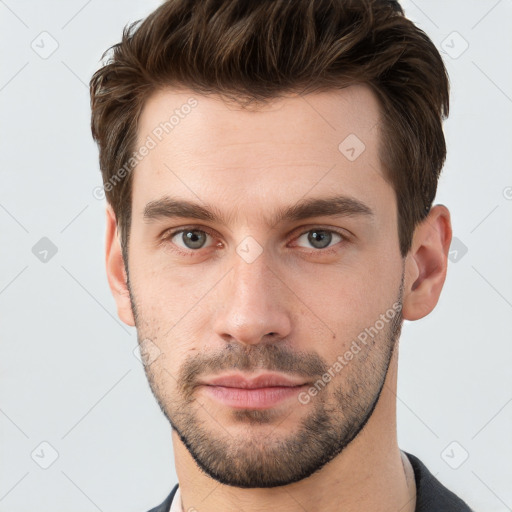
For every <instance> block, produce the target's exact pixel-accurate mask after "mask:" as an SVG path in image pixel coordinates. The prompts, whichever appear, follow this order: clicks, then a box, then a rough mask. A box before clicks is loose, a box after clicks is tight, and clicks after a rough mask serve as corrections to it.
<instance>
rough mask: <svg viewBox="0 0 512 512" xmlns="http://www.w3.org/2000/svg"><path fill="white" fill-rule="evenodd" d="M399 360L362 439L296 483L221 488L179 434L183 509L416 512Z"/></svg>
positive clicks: (177, 445)
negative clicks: (401, 414) (401, 435)
mask: <svg viewBox="0 0 512 512" xmlns="http://www.w3.org/2000/svg"><path fill="white" fill-rule="evenodd" d="M396 348H397V349H398V347H396ZM397 358H398V350H395V353H394V355H393V361H392V364H391V365H390V368H389V372H388V375H387V377H386V381H385V383H384V388H383V390H382V393H381V396H380V399H379V401H378V403H377V405H376V407H375V409H374V412H373V414H372V416H371V418H370V419H369V420H368V422H367V424H366V425H365V427H364V428H363V429H362V431H361V432H360V433H359V435H358V436H357V437H356V438H355V439H354V440H353V441H352V442H351V443H350V444H349V445H348V446H347V447H346V448H345V449H344V450H343V451H342V453H340V454H339V455H338V456H337V457H335V458H334V459H333V460H332V461H330V462H329V463H328V464H326V465H325V466H324V467H323V468H322V469H320V470H319V471H317V472H316V473H314V474H313V475H311V476H310V477H308V478H305V479H304V480H301V481H299V482H295V483H293V484H289V485H285V486H281V487H275V488H268V489H267V488H256V489H240V488H237V487H230V486H227V485H223V484H220V483H219V482H217V481H215V480H213V479H212V478H210V477H209V476H208V475H206V474H205V473H203V472H202V471H201V470H200V469H199V468H198V466H197V465H196V463H195V461H194V460H193V458H192V457H191V455H190V453H189V452H188V450H187V449H186V447H185V445H184V444H183V443H182V442H181V440H180V439H179V437H178V435H177V434H176V432H175V431H173V434H172V435H173V445H174V453H175V463H176V472H177V475H178V481H179V482H180V492H181V501H182V509H183V510H184V511H185V510H208V511H209V512H224V511H226V510H240V509H241V510H244V511H245V512H259V511H263V510H279V511H280V512H303V511H304V510H322V512H334V511H336V512H339V511H340V510H341V511H343V512H359V511H361V510H366V511H368V512H385V511H386V512H387V511H389V510H394V511H400V512H414V510H415V504H416V485H415V479H414V471H413V468H412V466H411V465H410V463H409V460H408V459H407V457H406V456H405V454H403V453H402V452H401V451H400V449H399V447H398V444H397V438H396V375H397Z"/></svg>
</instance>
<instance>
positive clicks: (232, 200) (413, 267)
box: [106, 85, 452, 512]
mask: <svg viewBox="0 0 512 512" xmlns="http://www.w3.org/2000/svg"><path fill="white" fill-rule="evenodd" d="M191 97H194V98H196V99H197V101H198V105H197V106H196V107H195V108H194V109H193V110H192V111H191V113H190V114H188V115H187V116H185V117H184V118H183V119H180V122H179V124H177V125H176V126H175V127H174V129H173V130H172V132H171V133H170V134H169V135H167V136H165V137H164V138H163V139H162V141H160V142H159V143H158V144H157V145H156V147H154V148H153V149H151V151H150V152H149V154H148V155H147V156H146V157H145V158H144V159H143V160H142V161H141V162H140V163H139V164H138V165H137V168H136V170H135V171H134V176H133V180H134V181H133V197H132V205H133V214H132V225H131V231H130V237H131V238H130V245H129V251H128V255H129V258H128V260H129V261H128V269H126V268H125V265H124V261H123V257H122V252H121V247H120V237H119V233H118V230H117V229H116V218H115V215H114V213H113V211H112V209H111V208H110V206H108V207H107V235H106V265H107V275H108V280H109V284H110V287H111V289H112V293H113V295H114V298H115V300H116V303H117V308H118V314H119V317H120V318H121V319H122V320H123V321H124V322H125V323H126V324H128V325H131V326H136V327H137V334H138V338H139V341H140V342H141V350H142V349H144V350H142V352H143V354H144V353H147V354H149V352H151V350H153V354H155V353H156V354H157V355H158V357H156V359H154V358H152V357H150V356H149V355H147V358H146V360H145V370H146V373H147V376H148V380H149V382H150V385H151V388H152V391H153V393H154V395H155V397H156V399H157V401H158V403H159V405H160V407H161V408H162V411H163V412H164V414H165V415H166V416H167V418H168V419H169V421H170V422H171V424H172V426H173V431H172V438H173V446H174V454H175V465H176V471H177V475H178V479H179V482H180V491H181V499H182V507H183V510H184V511H185V510H189V508H191V507H193V509H195V510H198V511H202V510H204V511H206V510H207V511H209V512H216V511H226V510H229V511H234V510H244V511H246V512H250V511H261V510H269V508H271V509H273V510H281V511H285V512H287V511H303V510H308V511H313V510H323V511H325V512H329V511H334V510H336V511H338V510H343V511H345V512H351V511H356V510H357V511H360V510H368V511H375V512H377V511H379V512H381V511H382V512H384V511H389V512H391V511H397V512H398V511H400V512H406V511H414V508H415V499H416V487H415V483H414V474H413V472H412V467H411V466H410V463H409V461H408V459H407V458H406V456H405V455H404V454H403V453H402V452H401V451H400V449H399V447H398V444H397V436H396V383H397V360H398V338H399V333H400V326H401V320H402V319H407V320H417V319H419V318H423V317H424V316H426V315H428V314H429V313H430V312H431V311H432V310H433V309H434V307H435V306H436V304H437V301H438V299H439V295H440V293H441V289H442V287H443V284H444V281H445V277H446V270H447V256H448V249H449V246H450V241H451V236H452V231H451V224H450V214H449V211H448V209H447V208H446V207H445V206H443V205H436V206H434V207H433V208H432V209H431V211H430V213H429V215H428V217H427V218H426V219H425V221H424V222H422V223H421V224H420V225H419V226H418V227H417V228H416V230H415V232H414V237H413V243H412V248H411V250H410V251H409V253H408V254H407V256H406V258H402V257H401V255H400V251H399V242H398V228H397V210H396V200H395V195H394V190H393V188H392V186H391V185H390V184H389V183H388V182H387V181H386V180H385V179H384V174H383V169H382V166H381V164H380V159H379V153H378V144H379V136H380V130H379V120H380V118H379V105H378V102H377V99H376V98H375V96H374V94H373V93H372V92H371V91H370V89H369V88H367V87H366V86H364V85H355V86H350V87H348V88H346V89H342V90H340V91H328V92H322V93H313V94H308V95H307V96H304V97H301V96H298V95H288V96H286V97H285V98H280V99H278V100H275V101H273V102H272V103H271V104H269V105H266V106H260V107H259V108H258V109H252V110H243V109H241V108H240V107H239V106H235V105H233V104H229V103H227V102H226V101H223V100H222V99H221V98H219V97H218V96H208V97H205V96H199V95H197V94H193V93H192V92H191V91H187V90H177V89H173V90H171V89H166V90H161V91H158V92H156V93H154V94H153V95H152V96H151V97H150V98H149V99H148V100H147V102H146V104H145V107H144V109H143V112H142V115H141V118H140V123H139V133H138V136H139V144H140V145H141V144H143V143H144V141H145V140H146V138H147V136H148V135H151V134H152V131H153V130H154V129H155V127H156V126H158V125H159V123H161V122H162V121H165V120H166V119H168V117H169V115H170V114H169V113H172V112H173V111H174V110H175V109H176V108H179V107H180V105H183V104H184V103H186V101H187V100H188V99H189V98H191ZM349 134H356V135H357V137H358V138H359V139H360V140H361V141H363V143H364V145H365V150H364V151H363V152H362V153H361V154H360V155H359V156H358V158H356V159H355V160H354V161H350V160H349V159H347V158H346V157H345V156H344V154H342V153H341V152H340V150H339V149H338V145H339V144H340V142H341V141H343V140H344V139H345V138H346V137H347V136H348V135H349ZM333 195H344V196H348V197H350V198H354V199H357V200H358V201H360V202H362V203H364V204H365V205H367V206H368V207H369V208H370V209H371V210H372V211H373V216H367V215H350V216H337V217H333V216H327V215H316V216H312V217H309V218H307V219H302V220H298V221H286V222H278V223H275V222H271V221H270V220H269V219H270V218H272V216H273V214H274V213H275V212H276V211H277V210H278V209H279V208H286V207H289V206H293V205H296V204H298V203H299V202H300V201H303V200H304V199H311V198H330V197H332V196H333ZM164 196H172V197H173V198H177V199H181V200H186V201H191V202H195V203H198V204H200V205H201V206H203V207H208V208H214V209H215V210H216V211H217V212H218V213H219V214H220V215H221V216H222V217H221V219H222V220H220V219H219V220H198V219H194V218H171V217H160V218H158V219H152V220H151V221H146V220H144V211H145V208H146V206H147V205H148V204H149V203H151V202H152V201H156V200H159V199H161V198H162V197H164ZM179 228H181V229H184V228H189V229H195V230H206V231H207V232H208V234H207V235H204V233H203V235H201V234H199V240H205V244H204V246H203V247H201V248H197V249H191V248H189V247H187V246H186V245H185V244H184V241H183V238H182V234H178V235H175V236H171V235H170V234H169V231H171V230H177V229H179ZM315 228H316V230H317V231H318V230H324V231H322V233H323V236H324V237H325V236H327V241H328V243H327V247H326V248H319V247H318V245H314V242H315V240H314V239H313V240H312V239H311V238H310V237H308V235H311V232H312V231H315ZM325 230H330V232H331V233H333V234H332V238H331V239H329V235H328V234H327V235H326V232H325ZM334 232H338V233H340V234H341V235H342V237H340V236H338V235H336V234H334ZM193 233H195V234H196V235H197V232H196V231H194V232H193ZM201 236H203V237H204V238H201ZM246 237H252V239H253V240H254V241H256V242H257V245H255V243H254V242H251V244H252V245H250V246H248V245H244V243H247V239H246ZM196 240H197V239H196ZM243 241H244V243H242V245H241V246H240V244H241V242H243ZM237 247H244V248H246V249H248V251H249V254H250V255H252V256H257V257H255V258H254V260H253V261H250V262H248V260H247V259H244V258H243V257H241V255H240V254H239V252H237ZM180 250H182V251H184V253H180V252H179V251H180ZM260 251H261V254H260V253H259V252H260ZM127 270H128V272H127ZM397 303H398V304H399V305H400V307H401V311H400V314H397V315H396V316H395V323H393V322H391V321H390V322H388V323H385V325H384V327H383V328H381V329H380V330H378V333H377V334H376V335H375V336H374V337H372V338H370V339H369V341H368V343H367V344H366V345H363V344H361V343H359V346H360V351H359V352H358V353H357V354H355V355H354V356H353V358H352V359H351V360H349V361H347V364H346V365H344V366H343V368H342V369H341V371H338V372H334V376H333V378H332V379H331V380H330V382H329V383H328V384H327V385H326V386H325V387H324V388H323V389H322V390H321V391H319V392H318V393H317V394H316V395H315V396H310V400H309V402H308V403H306V404H304V403H301V402H300V401H299V400H298V399H297V397H292V398H290V399H287V400H285V401H284V402H281V403H280V404H278V405H275V406H273V407H271V408H267V409H264V410H263V411H261V410H259V411H255V410H253V409H234V408H232V407H230V406H227V405H224V404H220V403H219V402H217V401H216V400H215V399H214V398H212V397H211V396H210V395H209V394H208V393H207V392H205V389H204V387H201V386H198V380H199V379H200V378H208V377H211V376H213V375H215V374H220V373H225V372H226V371H229V370H230V369H231V370H233V371H234V370H235V369H236V368H242V369H244V370H243V371H244V372H246V373H247V374H251V375H258V374H261V373H263V372H264V371H265V370H276V371H280V372H281V373H283V374H285V375H289V376H291V375H294V376H295V377H297V372H301V373H300V376H301V378H303V379H304V380H305V381H308V382H310V383H312V382H315V381H316V378H317V377H319V376H321V375H322V371H323V370H325V369H326V368H329V367H330V368H332V366H333V364H334V363H335V361H337V358H338V356H340V355H343V354H345V353H346V352H347V350H349V349H350V346H351V343H352V342H353V341H354V340H356V339H357V337H358V335H359V334H360V333H362V332H364V331H365V328H368V327H370V326H375V325H376V321H377V320H379V318H382V317H380V315H382V314H384V313H385V312H386V311H389V310H390V308H392V307H393V304H397ZM144 340H150V341H149V342H148V341H144ZM148 346H149V347H150V348H151V350H149V351H146V350H145V348H147V347H148ZM155 351H156V352H155ZM153 359H154V360H153ZM294 372H296V373H294ZM320 441H321V442H322V443H323V444H322V445H320V444H319V443H320ZM322 453H326V454H328V458H329V460H321V459H320V455H321V454H322ZM193 509H191V510H193Z"/></svg>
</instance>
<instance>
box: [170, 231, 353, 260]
mask: <svg viewBox="0 0 512 512" xmlns="http://www.w3.org/2000/svg"><path fill="white" fill-rule="evenodd" d="M315 230H318V231H324V232H326V233H332V234H335V235H338V236H340V237H341V240H340V241H339V242H337V243H336V244H334V245H333V246H329V247H326V248H325V249H311V250H310V251H306V252H307V254H308V255H318V256H325V255H328V254H332V253H334V252H337V250H339V249H336V246H337V245H339V244H343V245H345V244H346V243H348V241H349V237H348V236H347V235H346V234H345V233H344V232H341V231H337V230H335V229H330V228H323V227H321V226H314V227H312V228H310V229H306V230H305V231H301V232H300V233H299V234H298V235H297V236H296V237H294V240H296V239H298V238H300V237H301V236H302V235H305V234H307V233H310V232H312V231H315ZM186 231H200V232H202V233H206V234H207V235H209V236H211V237H212V238H215V236H216V235H215V233H214V232H213V231H211V230H209V229H207V228H205V227H203V226H201V227H199V226H188V227H185V228H180V229H176V230H169V231H167V232H165V233H164V234H163V236H162V243H167V242H171V240H172V239H173V238H174V236H176V235H178V234H179V233H183V232H186ZM171 243H172V242H171ZM172 245H173V246H174V248H173V250H174V251H176V252H178V253H179V254H181V255H182V256H196V254H197V253H198V252H199V251H200V250H201V249H203V247H201V248H200V249H196V250H194V249H189V250H188V251H185V250H184V249H182V248H181V247H179V246H177V245H176V244H174V243H172ZM211 247H212V246H210V248H211ZM213 247H215V245H214V246H213ZM207 248H208V247H207ZM207 248H206V249H207ZM302 249H304V247H303V248H302Z"/></svg>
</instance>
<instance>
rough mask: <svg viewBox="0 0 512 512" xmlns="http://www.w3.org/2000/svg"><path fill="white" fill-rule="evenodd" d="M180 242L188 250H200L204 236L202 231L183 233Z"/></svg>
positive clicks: (203, 242)
mask: <svg viewBox="0 0 512 512" xmlns="http://www.w3.org/2000/svg"><path fill="white" fill-rule="evenodd" d="M182 240H183V243H184V244H185V245H186V246H187V247H188V248H189V249H200V248H201V247H202V246H203V245H204V244H205V242H206V236H205V233H203V232H202V231H198V230H189V231H184V232H183V234H182Z"/></svg>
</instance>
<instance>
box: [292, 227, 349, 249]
mask: <svg viewBox="0 0 512 512" xmlns="http://www.w3.org/2000/svg"><path fill="white" fill-rule="evenodd" d="M333 235H334V236H335V237H338V238H339V240H338V241H341V240H342V239H343V238H342V236H341V235H339V234H338V233H335V232H333V231H329V230H326V229H312V230H310V231H308V232H307V233H304V234H302V235H301V236H300V237H299V238H298V239H297V240H300V239H301V238H303V237H305V236H307V242H308V243H309V244H310V246H311V247H314V248H315V249H325V248H326V247H328V246H329V245H330V244H331V242H332V241H333Z"/></svg>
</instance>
